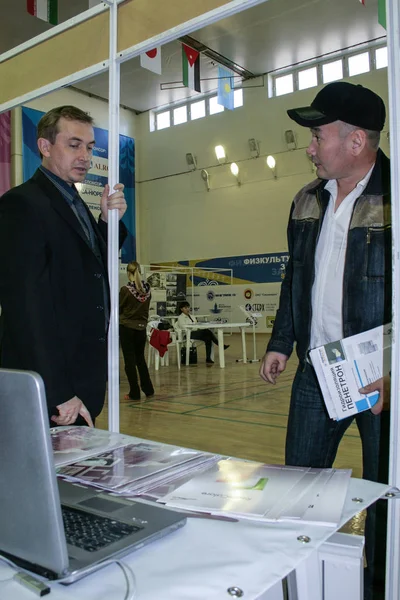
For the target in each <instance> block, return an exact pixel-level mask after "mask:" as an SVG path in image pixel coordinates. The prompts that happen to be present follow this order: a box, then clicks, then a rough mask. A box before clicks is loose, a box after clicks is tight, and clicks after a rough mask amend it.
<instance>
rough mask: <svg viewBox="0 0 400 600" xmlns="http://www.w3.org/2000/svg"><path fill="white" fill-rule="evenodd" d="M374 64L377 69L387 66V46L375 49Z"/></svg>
mask: <svg viewBox="0 0 400 600" xmlns="http://www.w3.org/2000/svg"><path fill="white" fill-rule="evenodd" d="M375 64H376V68H377V69H383V67H387V66H388V54H387V47H386V46H385V47H384V48H378V49H377V50H375Z"/></svg>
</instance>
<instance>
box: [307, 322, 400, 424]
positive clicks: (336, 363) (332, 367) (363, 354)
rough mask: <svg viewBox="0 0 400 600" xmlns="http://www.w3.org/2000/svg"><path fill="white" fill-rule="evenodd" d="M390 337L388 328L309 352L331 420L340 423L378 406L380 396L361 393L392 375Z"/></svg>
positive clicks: (389, 326) (382, 327)
mask: <svg viewBox="0 0 400 600" xmlns="http://www.w3.org/2000/svg"><path fill="white" fill-rule="evenodd" d="M391 333H392V326H391V324H388V325H384V326H381V327H375V328H374V329H370V330H369V331H364V332H363V333H359V334H358V335H353V336H351V337H348V338H344V339H342V340H338V341H336V342H331V343H330V344H325V345H324V346H319V347H318V348H315V349H313V350H311V351H310V358H311V360H312V363H313V366H314V369H315V372H316V374H317V377H318V382H319V385H320V387H321V391H322V394H323V397H324V400H325V404H326V408H327V410H328V413H329V416H330V417H331V419H335V420H336V421H340V420H341V419H345V418H346V417H350V416H351V415H355V414H357V413H359V412H362V411H364V410H368V409H370V408H371V407H372V406H374V404H376V403H377V402H378V400H379V392H373V393H372V394H360V392H359V391H358V390H359V389H360V388H362V387H364V386H366V385H368V384H369V383H373V382H374V381H377V380H378V379H380V378H381V377H383V376H384V375H387V374H388V373H389V371H390V360H391V343H392V340H391V337H392V336H391Z"/></svg>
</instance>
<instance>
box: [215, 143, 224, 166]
mask: <svg viewBox="0 0 400 600" xmlns="http://www.w3.org/2000/svg"><path fill="white" fill-rule="evenodd" d="M215 156H216V157H217V160H218V162H219V163H224V162H226V154H225V148H224V147H223V146H215Z"/></svg>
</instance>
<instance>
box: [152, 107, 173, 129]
mask: <svg viewBox="0 0 400 600" xmlns="http://www.w3.org/2000/svg"><path fill="white" fill-rule="evenodd" d="M156 120H157V129H166V128H167V127H169V126H170V125H171V112H170V111H169V110H166V111H165V112H162V113H158V115H157V116H156Z"/></svg>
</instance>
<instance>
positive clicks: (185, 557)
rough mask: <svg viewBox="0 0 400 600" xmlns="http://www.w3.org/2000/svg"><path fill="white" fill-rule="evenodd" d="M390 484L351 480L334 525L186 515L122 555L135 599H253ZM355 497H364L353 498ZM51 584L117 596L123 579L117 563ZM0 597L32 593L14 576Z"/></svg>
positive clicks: (63, 593) (88, 595)
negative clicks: (232, 591)
mask: <svg viewBox="0 0 400 600" xmlns="http://www.w3.org/2000/svg"><path fill="white" fill-rule="evenodd" d="M389 489H390V486H385V485H382V484H378V483H371V482H369V481H364V480H361V479H351V481H350V485H349V490H348V494H347V499H346V503H345V508H344V511H343V515H342V521H341V523H340V524H339V526H338V527H337V528H332V527H325V526H320V525H309V524H302V523H276V524H275V523H272V524H271V523H268V524H261V523H259V522H252V521H245V520H242V521H238V522H228V521H222V520H218V519H209V518H194V517H189V518H188V522H187V524H186V525H185V526H184V527H183V528H181V529H179V530H177V531H175V532H173V533H171V534H170V535H168V536H166V537H164V538H162V539H160V540H156V541H154V542H152V543H151V544H150V545H149V546H147V547H144V548H141V549H140V550H137V551H136V552H133V553H132V554H130V555H129V556H127V557H125V558H124V559H123V560H124V562H126V563H127V564H129V566H130V567H131V568H132V570H133V571H134V573H135V577H136V586H137V594H136V596H135V599H137V600H155V599H156V598H160V599H161V598H162V600H199V598H205V599H207V600H221V599H222V598H228V597H229V596H228V594H227V588H229V587H231V586H237V587H239V588H240V589H242V590H243V592H244V597H245V598H246V600H256V599H257V598H260V596H261V595H262V594H263V593H264V592H266V591H267V590H268V589H269V588H271V587H272V586H273V585H275V584H276V583H277V582H278V581H280V580H282V579H283V578H284V577H286V576H287V575H288V574H289V573H290V572H291V571H292V570H293V569H295V568H296V567H298V566H299V564H300V563H301V562H302V561H303V560H305V559H307V558H308V557H309V556H310V555H311V554H312V553H313V552H314V551H315V550H316V549H317V548H318V547H319V546H320V545H321V544H323V543H324V542H325V541H326V540H327V539H328V538H329V537H330V536H331V534H332V533H334V532H335V531H336V530H337V529H339V528H340V527H341V526H342V525H343V524H344V523H346V522H347V521H348V520H349V519H350V518H352V517H353V516H354V515H356V514H357V513H358V512H359V511H360V510H363V509H364V508H366V507H367V506H369V505H370V504H372V503H373V502H374V501H375V500H377V499H378V498H379V497H381V496H382V495H383V494H385V493H386V492H387V491H388V490H389ZM353 498H357V499H362V501H361V502H359V503H356V502H355V501H354V500H353ZM304 535H306V536H308V538H310V541H309V543H302V542H301V541H299V540H298V539H297V538H298V537H299V536H304ZM12 574H13V571H12V570H11V568H10V567H8V566H6V565H4V564H3V563H2V562H1V561H0V579H3V580H4V579H7V578H8V577H12ZM50 587H51V598H52V599H53V600H69V599H70V600H120V599H121V600H122V599H123V598H124V595H125V591H126V584H125V578H124V576H123V574H122V572H121V570H120V569H119V568H118V567H117V566H116V565H109V566H106V567H105V568H104V569H102V570H99V571H97V572H96V573H94V574H93V575H89V576H88V577H85V578H84V579H82V580H81V581H78V582H76V583H74V584H72V585H71V586H67V587H65V586H63V585H61V584H59V583H55V582H50ZM0 597H1V598H7V600H29V599H30V598H33V596H32V593H31V592H29V591H28V590H26V589H24V588H23V587H21V586H20V585H19V584H18V583H16V582H15V581H13V580H10V581H2V582H1V581H0Z"/></svg>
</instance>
